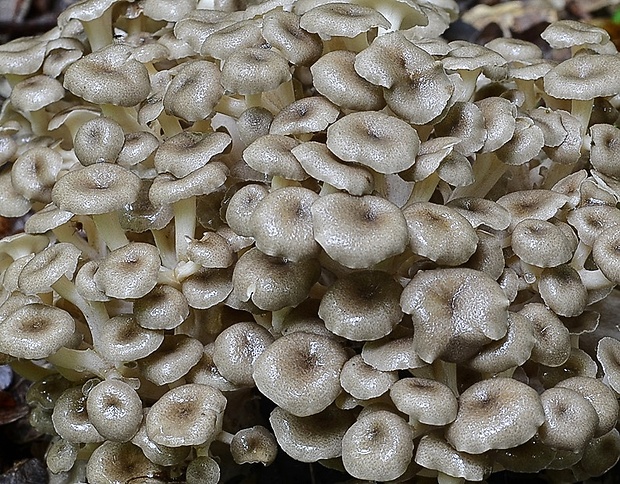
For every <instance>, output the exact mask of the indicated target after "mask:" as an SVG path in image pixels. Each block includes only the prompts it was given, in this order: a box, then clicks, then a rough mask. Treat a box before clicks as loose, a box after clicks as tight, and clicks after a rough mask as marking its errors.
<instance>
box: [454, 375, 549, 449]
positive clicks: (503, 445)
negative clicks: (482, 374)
mask: <svg viewBox="0 0 620 484" xmlns="http://www.w3.org/2000/svg"><path fill="white" fill-rule="evenodd" d="M544 421H545V414H544V411H543V407H542V404H541V402H540V397H539V396H538V393H536V390H534V389H533V388H531V387H529V386H527V385H526V384H524V383H521V382H519V381H517V380H513V379H511V378H501V377H498V378H491V379H488V380H482V381H479V382H477V383H474V384H473V385H472V386H470V387H469V388H468V389H467V390H465V391H464V392H463V393H462V394H461V395H460V397H459V410H458V414H457V417H456V420H455V421H454V422H453V423H452V424H451V425H450V426H449V427H448V429H447V431H446V439H447V440H448V442H449V443H450V444H451V445H452V446H453V447H454V448H455V449H456V450H459V451H463V452H467V453H470V454H482V453H484V452H486V451H488V450H490V449H508V448H511V447H516V446H517V445H520V444H523V443H525V442H527V441H528V440H529V439H531V438H532V437H533V436H534V434H535V433H536V432H537V430H538V428H539V427H540V426H541V425H542V424H543V423H544Z"/></svg>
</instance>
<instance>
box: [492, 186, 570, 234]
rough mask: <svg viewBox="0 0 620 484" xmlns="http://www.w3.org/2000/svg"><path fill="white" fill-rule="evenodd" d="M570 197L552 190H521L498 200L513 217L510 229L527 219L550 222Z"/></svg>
mask: <svg viewBox="0 0 620 484" xmlns="http://www.w3.org/2000/svg"><path fill="white" fill-rule="evenodd" d="M568 200H569V199H568V197H567V196H566V195H563V194H561V193H557V192H554V191H552V190H539V189H534V190H520V191H516V192H511V193H508V194H506V195H504V196H502V197H500V198H498V199H497V203H498V204H499V205H501V206H502V207H504V208H505V209H506V210H508V212H509V213H510V216H511V222H510V229H511V230H512V229H514V227H515V225H517V224H518V223H519V222H521V220H525V219H527V218H532V219H537V220H549V219H550V218H551V217H553V216H555V214H556V213H557V211H558V210H559V209H560V208H562V207H563V206H564V205H565V204H566V203H567V202H568Z"/></svg>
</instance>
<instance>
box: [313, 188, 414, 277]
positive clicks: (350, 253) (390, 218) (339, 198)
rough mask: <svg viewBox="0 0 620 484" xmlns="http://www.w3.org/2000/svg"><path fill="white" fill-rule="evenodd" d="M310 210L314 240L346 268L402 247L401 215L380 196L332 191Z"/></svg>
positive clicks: (371, 261) (373, 260) (382, 257)
mask: <svg viewBox="0 0 620 484" xmlns="http://www.w3.org/2000/svg"><path fill="white" fill-rule="evenodd" d="M311 210H312V224H313V228H314V238H315V240H316V241H317V242H318V243H319V244H320V245H321V247H323V249H324V250H325V252H327V255H329V256H330V257H331V258H332V259H334V260H336V261H337V262H339V263H340V264H342V265H344V266H346V267H349V268H351V269H361V268H367V267H371V266H373V265H374V264H377V263H378V262H381V261H383V260H385V259H387V258H388V257H391V256H393V255H397V254H401V253H402V252H404V250H405V248H406V245H407V242H408V239H409V237H408V235H407V223H406V221H405V218H404V217H403V214H402V212H401V211H400V209H399V208H398V207H397V206H396V205H394V204H393V203H392V202H390V201H388V200H386V199H384V198H381V197H376V196H373V195H364V196H361V197H354V196H352V195H349V194H346V193H332V194H329V195H325V196H323V197H320V198H319V199H318V200H317V201H315V202H314V204H313V205H312V207H311Z"/></svg>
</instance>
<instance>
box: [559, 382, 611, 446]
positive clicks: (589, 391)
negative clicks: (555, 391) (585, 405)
mask: <svg viewBox="0 0 620 484" xmlns="http://www.w3.org/2000/svg"><path fill="white" fill-rule="evenodd" d="M556 388H568V389H570V390H574V391H576V392H577V393H579V394H580V395H581V396H582V397H583V398H585V399H586V400H587V401H588V402H590V403H591V404H592V406H593V407H594V410H596V413H597V415H598V419H599V422H598V426H597V428H596V431H595V432H594V436H595V437H601V436H602V435H605V434H606V433H608V432H610V431H611V430H613V428H614V427H615V426H616V424H617V422H618V412H619V406H618V399H617V397H616V394H615V393H614V392H613V390H612V389H611V388H609V387H608V386H607V385H605V384H604V383H603V382H602V381H601V380H598V379H596V378H591V377H587V376H573V377H571V378H568V379H566V380H563V381H561V382H560V383H558V384H557V385H556Z"/></svg>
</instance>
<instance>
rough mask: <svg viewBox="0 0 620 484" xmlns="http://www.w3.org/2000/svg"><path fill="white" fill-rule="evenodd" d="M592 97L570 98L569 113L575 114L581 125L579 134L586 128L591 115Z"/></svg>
mask: <svg viewBox="0 0 620 484" xmlns="http://www.w3.org/2000/svg"><path fill="white" fill-rule="evenodd" d="M593 106H594V99H573V100H571V114H572V115H573V116H575V117H576V118H577V119H578V120H579V123H580V125H581V130H580V131H581V136H583V135H584V134H585V133H586V131H587V130H588V124H589V123H590V116H591V115H592V107H593Z"/></svg>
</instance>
